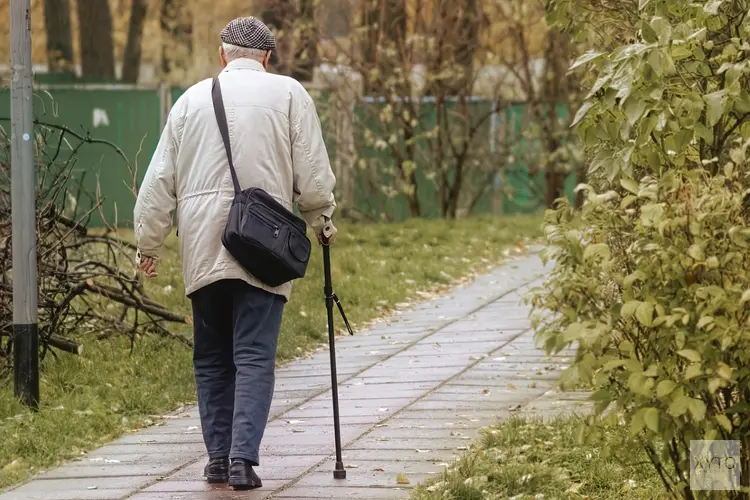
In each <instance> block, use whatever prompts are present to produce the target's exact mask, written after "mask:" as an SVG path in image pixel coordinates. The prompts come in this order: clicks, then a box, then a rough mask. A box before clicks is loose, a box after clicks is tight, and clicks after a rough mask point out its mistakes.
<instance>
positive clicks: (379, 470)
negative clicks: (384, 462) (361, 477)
mask: <svg viewBox="0 0 750 500" xmlns="http://www.w3.org/2000/svg"><path fill="white" fill-rule="evenodd" d="M372 470H373V472H385V469H383V468H382V467H378V468H377V469H372Z"/></svg>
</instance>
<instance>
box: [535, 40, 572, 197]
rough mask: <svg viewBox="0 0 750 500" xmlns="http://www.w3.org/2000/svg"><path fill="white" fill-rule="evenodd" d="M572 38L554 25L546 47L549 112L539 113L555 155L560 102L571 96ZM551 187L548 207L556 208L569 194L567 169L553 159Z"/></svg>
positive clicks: (558, 144)
mask: <svg viewBox="0 0 750 500" xmlns="http://www.w3.org/2000/svg"><path fill="white" fill-rule="evenodd" d="M567 47H568V40H567V37H566V36H565V34H564V33H562V32H560V31H559V30H557V29H551V30H550V31H549V33H548V34H547V47H546V49H545V59H546V63H545V64H546V71H545V75H544V76H545V79H544V82H543V86H544V87H543V88H544V95H545V96H546V98H547V103H546V104H547V109H546V113H540V112H539V108H537V113H538V116H539V118H540V120H542V121H543V122H545V123H544V125H543V133H544V135H545V140H544V143H545V146H546V147H545V154H546V155H547V156H548V157H551V156H553V155H555V154H556V153H557V151H558V150H559V149H560V147H561V146H562V144H561V141H560V138H559V135H561V131H560V130H559V129H560V124H559V120H558V116H557V106H558V104H559V103H561V102H563V101H565V100H567V99H568V60H567V53H568V50H567ZM545 177H546V179H547V190H546V193H545V196H544V202H545V204H546V205H547V207H548V208H552V206H553V205H554V203H555V200H557V199H558V198H562V197H563V196H565V192H564V190H565V173H564V172H562V171H561V169H560V165H558V162H556V161H549V162H548V165H547V171H546V172H545Z"/></svg>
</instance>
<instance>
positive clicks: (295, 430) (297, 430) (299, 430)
mask: <svg viewBox="0 0 750 500" xmlns="http://www.w3.org/2000/svg"><path fill="white" fill-rule="evenodd" d="M292 432H305V429H292Z"/></svg>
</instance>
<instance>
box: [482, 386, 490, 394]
mask: <svg viewBox="0 0 750 500" xmlns="http://www.w3.org/2000/svg"><path fill="white" fill-rule="evenodd" d="M489 393H490V390H489V389H488V388H487V387H485V388H484V389H483V390H482V394H489Z"/></svg>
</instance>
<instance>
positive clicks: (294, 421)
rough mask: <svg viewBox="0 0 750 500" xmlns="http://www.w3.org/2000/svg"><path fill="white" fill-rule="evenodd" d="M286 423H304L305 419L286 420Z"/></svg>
mask: <svg viewBox="0 0 750 500" xmlns="http://www.w3.org/2000/svg"><path fill="white" fill-rule="evenodd" d="M286 423H287V424H290V425H295V424H304V423H305V421H304V420H287V421H286Z"/></svg>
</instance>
